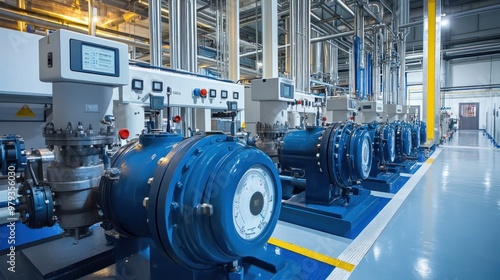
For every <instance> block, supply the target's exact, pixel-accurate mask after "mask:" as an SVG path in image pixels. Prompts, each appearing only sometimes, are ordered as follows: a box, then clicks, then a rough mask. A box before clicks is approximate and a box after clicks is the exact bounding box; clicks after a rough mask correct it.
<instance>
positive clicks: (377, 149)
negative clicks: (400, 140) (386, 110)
mask: <svg viewBox="0 0 500 280" xmlns="http://www.w3.org/2000/svg"><path fill="white" fill-rule="evenodd" d="M368 132H369V133H370V137H371V140H372V142H373V159H372V168H371V170H370V176H372V177H376V176H377V175H378V174H380V172H381V171H382V170H384V169H385V165H386V164H387V163H391V162H393V161H394V159H395V158H396V133H395V131H394V127H393V126H391V125H390V124H386V123H377V122H373V123H371V124H369V125H368Z"/></svg>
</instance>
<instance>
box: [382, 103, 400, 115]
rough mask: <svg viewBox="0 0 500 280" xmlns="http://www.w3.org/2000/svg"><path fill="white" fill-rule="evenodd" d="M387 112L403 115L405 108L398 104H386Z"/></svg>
mask: <svg viewBox="0 0 500 280" xmlns="http://www.w3.org/2000/svg"><path fill="white" fill-rule="evenodd" d="M384 109H385V112H386V113H387V114H401V113H403V106H401V105H396V104H386V105H385V106H384Z"/></svg>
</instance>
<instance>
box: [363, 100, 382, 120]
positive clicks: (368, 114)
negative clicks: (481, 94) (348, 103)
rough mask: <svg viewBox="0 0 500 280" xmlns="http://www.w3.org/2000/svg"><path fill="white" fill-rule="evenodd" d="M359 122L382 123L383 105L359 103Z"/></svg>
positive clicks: (374, 102) (370, 102)
mask: <svg viewBox="0 0 500 280" xmlns="http://www.w3.org/2000/svg"><path fill="white" fill-rule="evenodd" d="M359 109H360V118H359V119H360V122H361V123H372V122H382V121H383V116H384V113H383V112H384V104H383V102H382V101H361V102H360V103H359Z"/></svg>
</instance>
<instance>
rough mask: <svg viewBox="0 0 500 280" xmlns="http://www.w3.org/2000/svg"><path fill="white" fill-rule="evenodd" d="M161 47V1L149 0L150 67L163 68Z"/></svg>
mask: <svg viewBox="0 0 500 280" xmlns="http://www.w3.org/2000/svg"><path fill="white" fill-rule="evenodd" d="M91 1H93V0H91ZM89 5H90V4H89ZM162 45H163V44H162V32H161V1H160V0H149V53H150V55H151V59H150V61H149V63H150V64H151V65H152V66H159V67H161V66H163V61H162V50H161V48H162Z"/></svg>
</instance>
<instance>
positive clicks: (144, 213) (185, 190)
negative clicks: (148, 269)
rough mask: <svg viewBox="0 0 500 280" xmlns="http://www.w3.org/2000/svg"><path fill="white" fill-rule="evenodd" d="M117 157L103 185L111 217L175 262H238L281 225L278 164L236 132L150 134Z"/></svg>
mask: <svg viewBox="0 0 500 280" xmlns="http://www.w3.org/2000/svg"><path fill="white" fill-rule="evenodd" d="M111 160H112V162H111V168H110V169H109V170H108V171H107V172H106V173H105V175H104V176H103V177H102V179H101V183H100V186H99V205H100V208H101V210H102V211H103V213H104V218H105V224H107V226H108V227H109V228H108V229H111V228H113V229H114V230H116V231H117V232H118V233H119V234H120V235H122V236H127V237H131V238H134V237H149V238H151V240H152V242H153V244H154V245H155V246H154V247H155V248H158V250H159V251H161V253H162V255H163V256H164V257H165V258H166V259H167V260H169V261H170V262H171V263H174V264H179V265H182V266H183V267H184V268H187V269H189V270H193V271H199V270H208V269H214V268H216V267H220V265H221V264H227V263H233V262H234V261H235V260H238V259H239V258H241V257H244V256H248V255H249V254H251V253H252V252H255V251H256V250H257V249H259V248H262V247H263V246H264V244H265V243H266V242H267V240H268V239H269V237H270V236H271V233H272V232H273V230H274V228H275V226H276V223H277V219H278V216H279V212H280V207H281V199H280V198H281V183H280V180H279V174H278V172H277V170H276V167H275V165H274V164H273V162H272V160H271V159H270V158H269V157H268V156H267V155H266V154H265V153H263V152H262V151H260V150H258V149H256V148H253V147H249V146H245V145H243V144H241V143H240V142H238V141H237V139H234V137H231V136H226V135H224V134H212V135H208V136H194V137H191V138H188V139H186V140H183V141H182V138H181V136H178V135H172V134H143V135H141V136H140V137H139V140H138V141H133V142H131V143H129V144H128V145H127V146H124V147H122V148H121V149H120V150H119V151H118V152H117V153H116V154H115V155H114V156H113V158H112V159H111Z"/></svg>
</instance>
